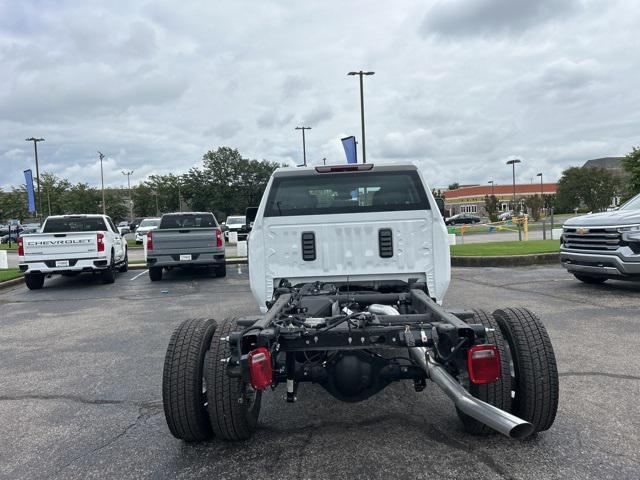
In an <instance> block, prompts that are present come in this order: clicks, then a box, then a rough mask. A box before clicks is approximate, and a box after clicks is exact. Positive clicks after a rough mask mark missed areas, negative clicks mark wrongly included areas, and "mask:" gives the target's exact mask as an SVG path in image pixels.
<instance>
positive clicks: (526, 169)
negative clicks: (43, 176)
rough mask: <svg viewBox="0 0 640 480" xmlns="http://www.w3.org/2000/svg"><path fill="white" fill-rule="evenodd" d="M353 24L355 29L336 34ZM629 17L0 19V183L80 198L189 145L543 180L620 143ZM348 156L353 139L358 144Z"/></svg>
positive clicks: (173, 11) (92, 9) (462, 8)
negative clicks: (34, 140)
mask: <svg viewBox="0 0 640 480" xmlns="http://www.w3.org/2000/svg"><path fill="white" fill-rule="evenodd" d="M354 18H357V19H358V21H354ZM639 21H640V10H639V9H638V8H637V7H636V4H635V2H633V1H631V0H628V1H622V0H619V1H611V2H606V3H605V2H595V1H592V0H574V1H568V2H556V1H551V0H541V1H538V2H530V1H524V0H509V1H507V0H477V1H474V2H462V0H451V1H446V2H444V1H430V2H420V1H418V0H403V1H402V2H400V3H399V4H375V6H374V4H371V3H370V2H365V1H364V0H357V1H354V2H348V3H344V2H336V1H327V2H321V3H309V2H302V3H300V2H298V3H287V4H286V5H285V4H283V3H281V2H276V1H273V0H272V1H268V0H265V1H263V2H248V1H246V0H240V1H236V2H226V3H219V2H205V1H201V2H183V3H182V4H180V8H176V7H175V3H174V2H169V1H154V2H145V1H139V2H130V1H127V2H125V1H124V0H116V1H114V2H109V3H108V4H106V5H104V6H97V5H95V4H87V5H84V4H78V3H77V2H74V3H66V2H55V4H52V3H46V2H45V3H43V2H37V1H35V0H31V1H24V2H3V3H0V64H1V65H2V81H1V82H0V111H1V112H2V115H1V116H0V164H1V165H3V168H2V169H1V170H0V185H9V184H17V183H19V182H21V181H22V170H23V169H24V168H29V167H31V168H33V167H34V165H33V147H32V144H30V143H27V142H25V141H24V139H25V138H27V137H30V136H32V135H35V136H43V137H45V138H46V142H43V143H41V144H40V145H39V149H40V150H39V151H40V158H41V162H42V165H43V167H44V168H45V169H50V170H52V171H53V172H54V173H56V174H57V175H61V176H68V177H69V178H70V179H71V180H74V181H85V182H88V183H91V184H93V185H99V182H100V177H99V172H98V171H97V170H96V161H97V160H96V150H101V151H104V152H105V153H106V154H107V156H108V158H107V160H108V165H107V164H105V165H107V166H108V172H107V171H106V170H105V181H106V182H107V184H108V185H123V184H124V182H125V178H124V177H123V176H122V174H121V173H120V171H121V170H122V169H133V170H135V174H134V177H133V179H134V180H135V181H137V180H140V179H142V178H144V177H145V176H146V175H149V174H152V173H166V172H174V173H179V172H183V171H186V170H188V169H189V168H190V167H192V166H194V165H197V164H199V163H200V160H201V157H202V154H203V153H204V152H205V151H206V150H207V149H209V148H216V147H218V146H221V145H228V146H232V147H235V148H238V149H239V150H240V151H241V152H242V153H243V154H244V155H245V156H248V157H251V158H259V159H263V158H264V159H269V160H273V161H277V162H280V163H286V164H290V165H295V164H296V163H300V162H301V160H302V142H301V138H300V132H298V131H295V130H294V127H295V126H296V125H299V124H301V123H303V122H304V123H305V124H307V125H308V126H311V127H312V130H311V131H309V132H308V135H307V158H308V160H309V161H310V162H311V163H321V161H322V158H323V157H326V158H327V159H328V160H327V161H328V162H329V163H335V162H342V161H344V152H343V151H342V146H341V144H340V138H341V137H343V136H347V135H356V137H359V136H360V109H359V101H360V97H359V90H358V81H357V78H354V77H348V76H347V75H346V73H347V72H348V71H350V70H356V69H360V68H363V69H368V70H374V71H375V72H376V74H375V75H374V76H372V77H367V78H366V79H365V112H366V121H367V156H368V160H369V161H374V162H417V163H418V164H420V165H422V166H423V167H424V168H425V169H426V170H427V172H428V176H429V177H430V179H431V183H433V184H438V185H446V184H448V183H451V182H454V181H459V182H461V183H471V182H486V181H487V180H488V178H487V177H489V176H491V178H492V179H495V180H496V181H498V182H503V181H507V180H508V179H509V175H510V172H509V170H508V169H507V168H506V166H505V165H504V162H505V161H506V159H508V158H510V157H511V156H518V157H519V158H522V159H523V164H522V165H520V166H519V172H520V174H521V175H522V178H523V179H525V180H528V177H530V176H532V175H535V173H537V172H538V171H544V172H546V173H547V174H548V177H547V176H545V178H552V177H553V176H558V175H560V173H561V172H562V170H563V169H564V168H566V167H568V166H570V165H578V164H581V163H582V162H584V161H585V160H586V159H588V158H592V157H600V156H609V155H619V154H624V153H625V152H627V151H628V150H630V148H631V146H632V145H634V144H638V143H640V139H639V137H638V130H637V125H638V124H640V111H639V110H638V108H637V105H638V104H640V90H638V88H637V85H638V84H640V69H639V68H638V66H637V62H634V61H633V58H632V56H630V54H629V51H630V48H631V47H632V46H633V45H636V44H637V40H636V36H637V35H636V29H637V25H638V23H639ZM358 141H360V139H359V138H358Z"/></svg>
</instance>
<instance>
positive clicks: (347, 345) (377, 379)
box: [162, 164, 558, 442]
mask: <svg viewBox="0 0 640 480" xmlns="http://www.w3.org/2000/svg"><path fill="white" fill-rule="evenodd" d="M441 207H442V205H441V203H439V202H438V201H436V199H435V198H434V197H433V195H432V194H431V191H430V189H429V187H428V186H427V183H426V181H425V179H424V177H423V176H422V172H420V170H418V169H417V168H416V167H415V166H413V165H384V166H382V165H372V164H362V165H340V166H322V167H315V168H313V167H309V168H295V169H291V168H283V169H278V170H276V171H275V173H274V174H273V176H272V177H271V179H270V181H269V183H268V185H267V187H266V190H265V193H264V195H263V197H262V201H261V202H260V206H259V208H258V209H257V212H256V217H255V219H251V218H247V221H248V222H250V221H252V220H253V222H254V223H253V230H252V231H251V233H250V234H249V258H250V262H249V275H250V282H251V291H252V292H253V295H254V296H255V299H256V301H257V303H258V305H259V307H260V308H261V310H262V312H263V314H262V315H260V316H255V317H246V318H234V319H225V320H222V319H221V320H213V319H193V320H186V321H185V322H183V323H182V324H181V325H179V326H178V328H177V329H176V330H175V331H174V333H173V335H172V337H171V340H170V342H169V347H168V350H167V353H166V357H165V364H164V376H163V391H162V394H163V403H164V411H165V416H166V420H167V423H168V426H169V429H170V431H171V433H172V434H173V435H174V436H175V437H177V438H180V439H183V440H185V441H190V442H192V441H203V440H206V439H208V438H210V437H211V436H213V435H215V436H216V437H218V438H221V439H225V440H241V439H246V438H248V437H250V436H251V435H252V433H253V431H254V429H255V428H256V424H257V422H258V415H259V412H260V402H261V398H262V394H263V391H264V390H266V389H275V388H278V387H279V386H281V385H283V387H284V389H285V391H286V396H285V398H286V402H294V401H295V400H296V398H297V396H298V395H302V394H303V392H302V391H298V386H299V385H300V384H301V383H304V382H312V383H316V384H319V385H321V386H322V387H323V388H324V389H325V390H326V391H327V392H328V393H329V394H331V395H332V396H334V397H335V398H337V399H339V400H342V401H345V402H358V401H361V400H364V399H366V398H369V397H370V396H372V395H374V394H376V393H378V392H379V391H381V390H382V389H384V388H385V387H386V386H387V385H388V384H389V383H391V382H395V381H406V382H410V383H411V384H412V385H413V387H414V388H415V390H416V391H421V390H424V389H425V388H426V386H427V380H430V381H432V382H433V383H435V384H436V385H437V386H438V387H440V388H441V389H442V390H443V391H444V393H445V394H446V395H447V396H448V397H449V398H450V399H451V400H452V401H453V403H454V405H455V410H456V412H457V415H458V416H459V418H460V420H461V422H462V425H463V427H464V429H465V430H466V431H467V432H469V433H472V434H484V433H490V432H494V431H497V432H500V433H502V434H504V435H507V436H509V437H512V438H525V437H528V436H530V435H533V434H536V433H537V432H541V431H544V430H547V429H549V428H550V427H551V425H552V424H553V422H554V419H555V416H556V410H557V407H558V372H557V367H556V360H555V356H554V352H553V348H552V346H551V341H550V339H549V336H548V334H547V331H546V329H545V327H544V325H543V324H542V323H541V322H540V320H539V319H538V317H536V315H534V314H533V313H531V312H530V311H529V310H527V309H524V308H501V309H497V310H495V311H494V312H492V313H491V312H485V311H482V310H477V309H474V310H466V311H465V310H447V309H444V308H443V307H442V301H443V299H444V295H445V293H446V290H447V287H448V285H449V281H450V276H451V271H450V258H449V247H448V242H447V230H446V228H445V224H444V221H443V219H442V214H441ZM284 408H286V407H284ZM425 408H428V407H427V406H426V405H425ZM409 420H411V419H409ZM416 421H420V420H418V419H416Z"/></svg>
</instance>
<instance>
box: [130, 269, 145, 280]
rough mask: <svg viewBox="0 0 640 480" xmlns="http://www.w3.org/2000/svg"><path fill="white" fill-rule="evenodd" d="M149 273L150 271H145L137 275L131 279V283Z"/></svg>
mask: <svg viewBox="0 0 640 480" xmlns="http://www.w3.org/2000/svg"><path fill="white" fill-rule="evenodd" d="M148 271H149V270H145V271H144V272H142V273H139V274H137V275H136V276H135V277H133V278H131V279H129V280H130V281H134V280H135V279H136V278H138V277H140V276H142V275H144V274H145V273H147V272H148Z"/></svg>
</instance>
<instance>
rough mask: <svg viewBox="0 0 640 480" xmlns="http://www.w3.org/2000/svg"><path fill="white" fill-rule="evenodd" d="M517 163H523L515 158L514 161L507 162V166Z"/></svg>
mask: <svg viewBox="0 0 640 480" xmlns="http://www.w3.org/2000/svg"><path fill="white" fill-rule="evenodd" d="M516 163H522V160H518V159H517V158H514V159H513V160H509V161H507V165H514V164H516Z"/></svg>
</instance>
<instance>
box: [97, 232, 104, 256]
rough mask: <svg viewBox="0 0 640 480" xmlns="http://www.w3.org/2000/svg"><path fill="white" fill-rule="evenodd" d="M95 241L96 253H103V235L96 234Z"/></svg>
mask: <svg viewBox="0 0 640 480" xmlns="http://www.w3.org/2000/svg"><path fill="white" fill-rule="evenodd" d="M96 241H97V242H98V251H99V252H104V233H98V234H96Z"/></svg>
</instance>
